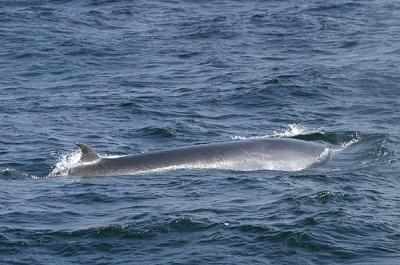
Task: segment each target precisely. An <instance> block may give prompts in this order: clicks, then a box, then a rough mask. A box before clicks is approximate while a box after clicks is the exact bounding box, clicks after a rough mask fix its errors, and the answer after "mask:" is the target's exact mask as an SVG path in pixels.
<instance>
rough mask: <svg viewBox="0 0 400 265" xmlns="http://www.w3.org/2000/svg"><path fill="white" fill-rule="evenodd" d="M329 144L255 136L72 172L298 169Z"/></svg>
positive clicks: (120, 159)
mask: <svg viewBox="0 0 400 265" xmlns="http://www.w3.org/2000/svg"><path fill="white" fill-rule="evenodd" d="M325 149H326V147H325V146H324V145H322V144H319V143H313V142H306V141H302V140H295V139H284V138H275V139H254V140H241V141H233V142H224V143H213V144H201V145H195V146H190V147H181V148H176V149H171V150H166V151H157V152H150V153H144V154H137V155H133V156H124V157H118V158H102V159H100V160H98V161H96V162H95V163H88V164H81V165H78V166H77V167H76V168H74V169H72V170H71V171H70V174H73V175H87V176H92V175H131V174H137V173H143V172H148V171H154V170H167V169H179V168H188V169H202V168H203V169H226V170H240V171H252V170H282V171H298V170H302V169H305V168H307V167H309V166H311V165H313V164H314V163H316V162H318V161H319V159H320V157H321V155H322V154H323V153H324V151H325Z"/></svg>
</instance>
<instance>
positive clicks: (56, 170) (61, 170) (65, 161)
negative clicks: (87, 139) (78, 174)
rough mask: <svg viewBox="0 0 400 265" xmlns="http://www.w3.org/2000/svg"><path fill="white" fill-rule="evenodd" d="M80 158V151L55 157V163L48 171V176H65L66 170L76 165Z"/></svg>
mask: <svg viewBox="0 0 400 265" xmlns="http://www.w3.org/2000/svg"><path fill="white" fill-rule="evenodd" d="M80 158H81V151H80V150H75V151H73V152H67V153H66V152H63V153H61V154H60V155H58V157H57V162H56V164H55V165H54V167H53V169H52V170H51V171H50V173H49V176H67V174H68V169H70V168H72V167H74V166H75V165H77V164H78V162H79V159H80Z"/></svg>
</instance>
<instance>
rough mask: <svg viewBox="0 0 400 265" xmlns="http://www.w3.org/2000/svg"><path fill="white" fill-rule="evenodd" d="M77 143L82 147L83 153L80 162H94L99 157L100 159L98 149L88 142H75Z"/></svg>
mask: <svg viewBox="0 0 400 265" xmlns="http://www.w3.org/2000/svg"><path fill="white" fill-rule="evenodd" d="M75 144H76V145H77V146H78V147H79V148H80V149H81V151H82V155H81V159H80V160H79V162H92V161H95V160H97V159H100V157H99V155H98V154H97V153H96V151H95V150H94V149H93V148H91V147H90V146H88V145H86V144H82V143H79V142H75Z"/></svg>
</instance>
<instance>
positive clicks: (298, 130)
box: [231, 123, 323, 140]
mask: <svg viewBox="0 0 400 265" xmlns="http://www.w3.org/2000/svg"><path fill="white" fill-rule="evenodd" d="M316 132H319V133H323V132H321V129H320V128H318V129H311V130H310V129H307V128H306V127H304V126H303V125H301V124H298V123H291V124H289V125H287V126H286V127H284V128H283V129H281V130H279V131H274V132H273V134H270V135H268V134H267V135H263V136H250V137H246V136H240V135H235V136H232V137H231V140H246V139H261V138H273V137H293V136H297V135H302V134H310V133H316Z"/></svg>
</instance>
